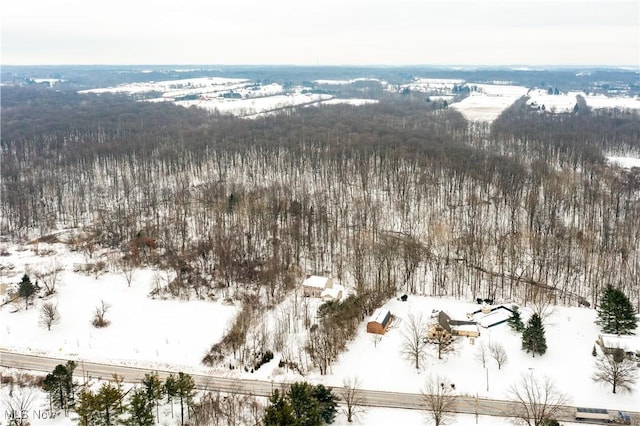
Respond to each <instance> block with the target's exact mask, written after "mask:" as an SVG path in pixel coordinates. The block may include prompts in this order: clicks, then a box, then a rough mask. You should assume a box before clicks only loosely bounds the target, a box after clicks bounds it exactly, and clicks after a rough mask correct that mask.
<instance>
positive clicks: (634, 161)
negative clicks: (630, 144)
mask: <svg viewBox="0 0 640 426" xmlns="http://www.w3.org/2000/svg"><path fill="white" fill-rule="evenodd" d="M607 160H609V162H611V163H614V164H616V165H618V166H620V167H622V168H623V169H631V168H633V167H640V158H636V157H607Z"/></svg>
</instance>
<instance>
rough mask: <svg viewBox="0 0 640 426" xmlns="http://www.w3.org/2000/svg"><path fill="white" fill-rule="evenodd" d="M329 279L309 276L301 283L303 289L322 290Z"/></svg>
mask: <svg viewBox="0 0 640 426" xmlns="http://www.w3.org/2000/svg"><path fill="white" fill-rule="evenodd" d="M329 279H330V278H327V277H321V276H318V275H311V276H310V277H308V278H307V279H305V280H304V281H303V282H302V285H303V286H305V287H313V288H322V289H324V288H325V287H326V286H327V282H328V281H329Z"/></svg>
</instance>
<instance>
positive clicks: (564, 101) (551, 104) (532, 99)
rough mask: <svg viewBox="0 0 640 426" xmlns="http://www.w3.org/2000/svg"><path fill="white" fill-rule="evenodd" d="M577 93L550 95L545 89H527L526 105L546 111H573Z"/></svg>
mask: <svg viewBox="0 0 640 426" xmlns="http://www.w3.org/2000/svg"><path fill="white" fill-rule="evenodd" d="M578 95H581V93H579V92H569V93H559V94H557V95H550V94H549V93H548V92H547V91H546V90H543V89H535V90H531V91H529V93H528V96H529V100H527V105H529V106H531V107H532V108H539V109H541V110H544V111H547V112H555V113H567V112H572V111H573V109H574V107H575V106H576V103H577V96H578Z"/></svg>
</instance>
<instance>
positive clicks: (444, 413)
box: [422, 376, 457, 426]
mask: <svg viewBox="0 0 640 426" xmlns="http://www.w3.org/2000/svg"><path fill="white" fill-rule="evenodd" d="M456 398H457V397H456V394H455V385H454V384H452V383H451V382H449V380H447V379H446V378H444V377H441V376H429V377H428V378H427V381H426V382H425V385H424V388H423V389H422V400H423V402H424V410H425V411H426V413H427V416H428V417H429V420H430V421H431V422H432V423H433V424H434V425H435V426H441V425H446V424H449V423H451V422H452V421H453V420H454V418H455V413H454V409H455V404H456Z"/></svg>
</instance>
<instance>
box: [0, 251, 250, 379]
mask: <svg viewBox="0 0 640 426" xmlns="http://www.w3.org/2000/svg"><path fill="white" fill-rule="evenodd" d="M43 246H44V245H43V244H40V250H43ZM47 246H48V248H51V249H53V250H55V251H56V252H57V256H38V255H36V254H35V253H34V252H33V251H32V250H30V249H28V250H24V251H17V252H16V251H12V253H11V256H8V257H3V258H2V262H3V264H5V265H8V264H13V265H14V266H15V268H14V269H13V271H14V274H13V275H5V276H2V277H1V278H0V280H1V281H0V282H4V283H17V282H19V281H20V279H21V277H22V274H24V272H25V270H26V271H37V270H38V269H47V268H49V267H50V265H51V264H52V261H53V259H54V258H55V259H57V260H56V261H57V262H64V263H62V264H63V265H64V271H63V272H62V273H61V274H60V277H59V283H58V285H57V286H56V294H54V295H53V296H51V297H50V298H47V299H46V301H47V302H52V303H53V304H55V305H57V307H58V311H59V312H60V316H61V318H60V322H59V323H58V324H54V325H53V326H52V328H51V331H47V329H46V328H45V327H43V326H41V325H39V317H40V307H41V305H42V303H43V302H44V301H43V300H41V299H36V301H35V306H31V307H30V308H29V309H28V310H25V309H24V306H23V305H24V303H21V304H19V305H18V306H19V308H20V310H19V311H17V312H15V311H16V305H14V304H6V305H4V306H2V307H0V347H2V348H5V349H11V350H16V351H19V352H28V353H36V354H47V355H52V356H61V357H71V358H75V359H95V360H102V361H114V362H117V363H127V364H137V365H147V364H148V365H149V366H152V368H161V366H162V365H165V364H170V365H178V366H197V365H199V364H200V361H201V359H202V357H203V356H204V355H205V354H206V353H207V351H208V349H209V348H210V347H211V345H212V344H213V343H216V342H218V341H219V340H220V339H221V338H222V335H223V333H224V331H225V330H226V328H227V326H228V325H229V323H230V321H232V320H233V318H234V317H235V314H236V312H237V310H238V307H237V306H228V305H225V304H223V303H222V302H221V301H218V302H206V301H188V302H187V301H178V300H153V299H151V298H149V297H148V296H147V295H148V294H149V292H150V291H151V290H152V289H153V288H154V287H155V285H156V281H157V280H166V273H164V272H155V271H152V270H149V269H142V270H136V271H135V272H134V276H133V281H132V283H131V287H129V286H128V284H127V281H126V279H125V276H124V274H122V273H119V272H117V271H114V272H109V273H105V274H104V275H101V276H99V277H98V278H95V277H94V276H93V275H89V274H85V273H76V272H73V271H72V265H73V263H82V262H85V259H84V257H83V256H82V255H81V254H78V253H69V252H67V251H66V250H67V249H66V247H65V246H63V245H62V244H55V245H53V246H49V245H47ZM114 269H115V268H114ZM30 277H31V279H32V282H35V276H34V275H33V274H31V275H30ZM102 301H104V302H105V303H106V304H108V305H110V306H111V307H110V309H109V310H108V312H107V314H106V319H107V320H109V321H111V324H110V325H109V326H108V327H105V328H95V327H93V325H92V324H91V320H92V319H93V315H94V312H95V309H96V307H97V306H99V305H101V302H102ZM154 365H155V366H156V367H153V366H154Z"/></svg>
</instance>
